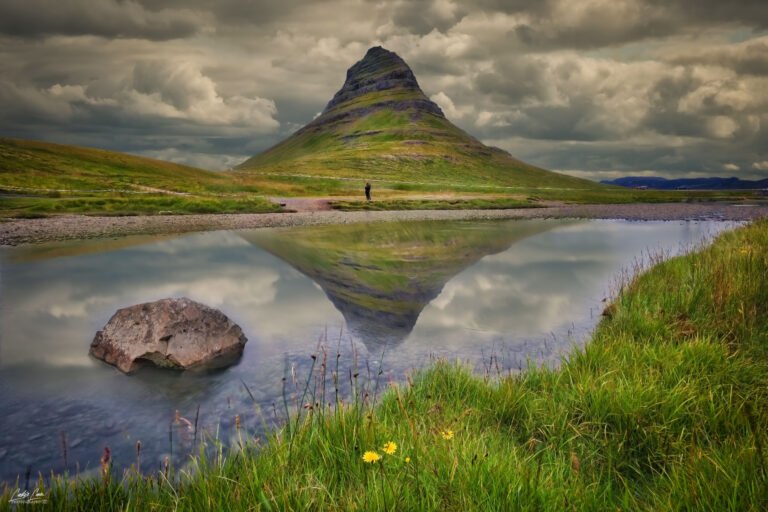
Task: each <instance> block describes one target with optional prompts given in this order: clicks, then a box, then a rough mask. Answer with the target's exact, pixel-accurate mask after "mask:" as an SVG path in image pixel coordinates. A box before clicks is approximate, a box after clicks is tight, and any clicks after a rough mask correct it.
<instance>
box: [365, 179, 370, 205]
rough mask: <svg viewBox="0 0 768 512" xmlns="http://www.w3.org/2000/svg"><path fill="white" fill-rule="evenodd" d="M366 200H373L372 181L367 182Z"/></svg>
mask: <svg viewBox="0 0 768 512" xmlns="http://www.w3.org/2000/svg"><path fill="white" fill-rule="evenodd" d="M365 198H366V199H367V200H368V201H370V200H371V182H370V181H366V182H365Z"/></svg>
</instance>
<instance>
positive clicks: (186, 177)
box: [0, 138, 231, 192]
mask: <svg viewBox="0 0 768 512" xmlns="http://www.w3.org/2000/svg"><path fill="white" fill-rule="evenodd" d="M230 183H231V179H230V178H229V177H228V176H226V175H224V174H223V173H218V172H213V171H204V170H202V169H196V168H194V167H188V166H185V165H179V164H174V163H170V162H164V161H162V160H154V159H151V158H142V157H138V156H133V155H126V154H124V153H117V152H114V151H104V150H101V149H91V148H83V147H77V146H67V145H62V144H52V143H50V142H38V141H31V140H19V139H4V138H0V189H4V190H5V191H6V192H12V191H14V190H16V189H23V190H26V191H35V190H78V191H90V190H93V191H116V190H137V191H138V190H146V187H149V188H158V189H163V190H168V191H177V192H196V191H203V190H205V191H210V190H217V189H220V188H221V189H227V188H229V187H230Z"/></svg>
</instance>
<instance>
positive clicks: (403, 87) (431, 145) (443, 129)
mask: <svg viewBox="0 0 768 512" xmlns="http://www.w3.org/2000/svg"><path fill="white" fill-rule="evenodd" d="M239 169H240V170H243V171H253V172H258V173H260V174H272V175H279V174H285V175H310V176H328V177H337V178H339V177H340V178H360V179H378V180H389V181H410V182H415V183H425V182H429V183H446V184H457V185H462V184H494V185H507V186H519V187H562V188H578V189H599V188H600V185H598V184H596V183H593V182H590V181H586V180H581V179H578V178H573V177H571V176H565V175H561V174H557V173H553V172H550V171H546V170H544V169H540V168H537V167H534V166H532V165H528V164H526V163H524V162H521V161H520V160H517V159H515V158H513V157H512V156H511V155H509V154H508V153H507V152H505V151H503V150H501V149H498V148H492V147H489V146H486V145H484V144H483V143H481V142H480V141H478V140H477V139H475V138H474V137H472V136H470V135H468V134H467V133H465V132H464V131H462V130H461V129H459V128H458V127H456V126H455V125H454V124H452V123H451V122H450V121H449V120H448V119H446V118H445V116H444V115H443V112H442V110H440V107H438V106H437V105H436V104H435V103H434V102H432V101H431V100H430V99H429V98H427V96H426V95H425V94H424V93H423V92H422V90H421V88H420V87H419V84H418V82H417V81H416V78H415V76H414V75H413V72H412V71H411V69H410V68H409V67H408V65H407V64H406V63H405V62H404V61H403V60H402V59H401V58H400V57H399V56H397V55H396V54H395V53H392V52H390V51H387V50H385V49H383V48H381V47H375V48H371V49H370V50H368V53H367V54H366V55H365V57H364V58H363V59H362V60H360V61H359V62H357V63H356V64H355V65H354V66H352V67H351V68H350V69H349V71H347V79H346V81H345V83H344V85H343V87H342V88H341V90H339V92H337V93H336V95H335V96H334V97H333V99H332V100H331V101H330V102H329V103H328V106H327V107H326V108H325V110H324V111H323V113H322V114H321V115H320V116H318V117H317V118H316V119H314V120H313V121H312V122H310V123H309V124H308V125H306V126H305V127H303V128H301V129H300V130H299V131H297V132H296V133H294V134H293V135H292V136H291V137H289V138H288V139H286V140H284V141H283V142H281V143H279V144H277V145H276V146H274V147H272V148H270V149H268V150H266V151H265V152H263V153H261V154H259V155H257V156H254V157H253V158H251V159H249V160H247V161H245V162H244V163H243V164H241V165H240V166H239Z"/></svg>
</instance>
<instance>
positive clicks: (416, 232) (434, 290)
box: [241, 221, 567, 352]
mask: <svg viewBox="0 0 768 512" xmlns="http://www.w3.org/2000/svg"><path fill="white" fill-rule="evenodd" d="M563 225H567V223H563V222H561V223H558V224H557V226H560V227H562V226H563ZM555 226H556V224H554V223H551V222H536V221H534V222H518V223H509V222H506V223H498V222H495V223H487V222H486V223H478V222H465V223H451V224H446V223H441V222H410V223H399V222H398V223H383V224H374V225H364V224H353V225H341V226H313V227H309V228H292V229H281V230H270V231H266V230H265V231H253V232H249V233H246V234H242V235H241V236H242V237H243V238H244V239H245V240H247V241H249V242H251V243H253V244H254V245H256V246H258V247H260V248H262V249H265V250H267V251H269V252H270V253H272V254H274V255H275V256H277V257H278V258H280V259H281V260H283V261H285V262H286V263H288V264H290V265H291V266H292V267H293V268H295V269H296V270H298V271H299V272H301V273H302V274H304V275H306V276H307V277H309V278H311V279H312V280H313V281H314V282H316V283H317V284H318V285H319V286H320V287H321V288H322V289H323V291H324V292H325V294H326V296H327V297H328V299H329V300H330V301H331V302H332V303H333V305H334V306H335V307H336V309H338V310H339V311H340V312H341V314H342V315H343V316H344V320H345V322H346V324H347V328H348V329H349V330H350V331H351V332H352V333H353V334H354V335H355V336H357V337H358V338H359V339H360V341H362V342H363V343H364V344H365V346H366V347H367V348H368V350H369V351H371V352H376V351H377V350H380V349H382V348H383V347H394V346H397V345H399V344H401V343H402V342H403V341H405V340H406V339H407V338H408V335H409V334H410V333H411V331H412V330H413V328H414V326H415V325H416V321H417V320H418V318H419V315H420V314H421V312H422V310H423V309H424V307H425V306H427V304H429V303H430V302H431V301H432V300H434V299H435V298H436V297H437V296H438V295H439V294H440V292H441V291H442V290H443V287H444V286H445V284H446V283H447V282H448V281H449V280H450V279H451V278H452V277H454V276H455V275H456V274H458V273H460V272H461V271H463V270H464V269H466V268H467V267H469V266H471V265H473V264H474V263H475V262H477V261H478V260H479V259H481V258H483V257H484V256H487V255H490V254H496V253H499V252H501V251H504V250H506V249H508V248H509V247H510V246H511V245H512V244H513V243H515V242H517V241H519V240H522V239H524V238H527V237H529V236H532V235H536V234H540V233H543V232H545V231H548V230H550V229H552V228H554V227H555Z"/></svg>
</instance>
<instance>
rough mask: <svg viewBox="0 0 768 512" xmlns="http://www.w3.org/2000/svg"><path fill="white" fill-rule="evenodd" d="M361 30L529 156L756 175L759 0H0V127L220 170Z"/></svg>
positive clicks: (334, 83) (291, 124)
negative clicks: (379, 0) (383, 0)
mask: <svg viewBox="0 0 768 512" xmlns="http://www.w3.org/2000/svg"><path fill="white" fill-rule="evenodd" d="M374 45H382V46H384V47H385V48H388V49H390V50H393V51H395V52H397V53H398V54H399V55H400V56H402V57H403V58H404V59H405V60H406V62H408V63H409V64H410V66H411V67H412V68H413V70H414V72H415V73H416V76H417V78H418V79H419V82H420V84H421V86H422V89H423V90H424V92H425V93H426V94H427V95H428V96H430V97H431V98H432V99H433V100H435V101H436V102H437V103H438V104H440V106H441V107H442V108H443V110H444V112H445V113H446V115H447V116H448V117H449V118H450V119H451V120H452V121H454V122H455V123H456V124H458V125H459V126H461V127H462V128H463V129H465V130H466V131H468V132H469V133H471V134H472V135H474V136H476V137H478V138H479V139H481V140H483V141H484V142H486V143H489V144H493V145H496V146H499V147H502V148H504V149H507V150H509V151H510V152H511V153H512V154H513V155H515V156H517V157H519V158H521V159H523V160H526V161H528V162H530V163H533V164H536V165H539V166H542V167H545V168H549V169H553V170H559V171H565V172H569V173H572V174H576V175H581V176H585V177H590V178H609V177H614V176H618V175H625V174H635V175H638V174H655V175H663V176H667V177H683V176H707V175H709V176H715V175H737V176H739V177H742V178H766V177H768V7H766V5H765V0H731V1H728V2H725V1H723V0H578V1H576V0H474V1H471V2H463V1H460V0H423V1H420V0H397V1H390V2H375V1H368V0H313V1H300V0H282V1H280V2H275V1H270V0H221V1H211V0H189V1H184V0H0V69H2V73H1V74H0V112H2V115H1V116H0V135H3V136H13V137H21V138H34V139H44V140H50V141H56V142H62V143H71V144H78V145H87V146H95V147H102V148H107V149H115V150H120V151H126V152H131V153H136V154H142V155H149V156H154V157H158V158H163V159H168V160H174V161H179V162H184V163H189V164H192V165H197V166H200V167H205V168H210V169H226V168H228V167H230V166H232V165H236V164H238V163H240V162H241V161H242V160H244V159H245V158H246V157H248V156H251V155H253V154H255V153H258V152H259V151H260V150H262V149H265V148H266V147H268V146H270V145H272V144H274V143H275V142H277V141H278V140H280V139H281V138H283V137H285V136H287V135H289V134H290V133H291V132H293V131H294V130H296V129H297V128H298V127H300V126H301V125H303V124H305V123H306V122H308V121H309V120H311V119H312V117H313V116H314V115H316V114H317V113H318V112H319V111H321V110H322V109H323V108H324V106H325V104H326V103H327V101H328V100H329V99H330V98H331V96H332V95H333V93H334V92H335V91H336V90H337V89H339V88H340V87H341V85H342V83H343V81H344V76H345V72H346V69H347V68H348V67H350V66H351V65H352V64H353V63H354V62H355V61H357V60H359V59H360V58H362V56H363V55H364V54H365V51H366V50H367V48H369V47H370V46H374Z"/></svg>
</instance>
